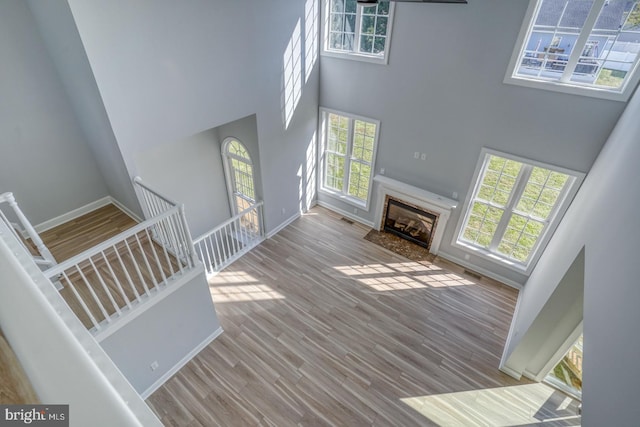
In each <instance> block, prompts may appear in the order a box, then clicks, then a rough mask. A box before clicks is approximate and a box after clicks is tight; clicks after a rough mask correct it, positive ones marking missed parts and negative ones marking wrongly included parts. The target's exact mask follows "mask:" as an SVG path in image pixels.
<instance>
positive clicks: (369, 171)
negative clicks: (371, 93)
mask: <svg viewBox="0 0 640 427" xmlns="http://www.w3.org/2000/svg"><path fill="white" fill-rule="evenodd" d="M379 131H380V122H379V121H377V120H373V119H368V118H365V117H360V116H354V115H352V114H347V113H342V112H339V111H332V110H328V109H325V108H321V109H320V135H321V139H320V142H321V143H320V148H319V151H320V159H319V160H320V164H321V168H320V174H321V176H320V178H319V182H320V191H322V192H325V193H327V194H330V195H332V196H335V197H339V198H340V199H342V200H344V201H346V202H348V203H351V204H353V205H355V206H357V207H359V208H362V209H365V210H367V209H369V199H370V196H371V187H372V185H371V182H372V180H373V170H374V164H375V157H376V149H377V146H378V134H379Z"/></svg>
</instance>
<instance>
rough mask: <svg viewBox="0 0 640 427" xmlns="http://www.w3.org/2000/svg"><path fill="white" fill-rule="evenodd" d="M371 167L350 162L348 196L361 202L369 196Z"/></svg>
mask: <svg viewBox="0 0 640 427" xmlns="http://www.w3.org/2000/svg"><path fill="white" fill-rule="evenodd" d="M370 176H371V167H370V166H369V165H365V164H362V163H357V162H352V163H351V170H350V172H349V195H350V196H353V197H355V198H357V199H360V200H362V201H365V200H367V196H368V195H369V178H370Z"/></svg>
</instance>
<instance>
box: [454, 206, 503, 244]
mask: <svg viewBox="0 0 640 427" xmlns="http://www.w3.org/2000/svg"><path fill="white" fill-rule="evenodd" d="M503 212H504V211H503V210H501V209H498V208H495V207H493V206H489V205H487V204H484V203H481V202H474V203H473V205H472V208H471V212H470V214H469V217H468V218H467V223H466V225H465V227H464V232H463V239H464V240H466V241H467V242H469V243H473V244H476V245H478V246H481V247H485V248H486V247H488V246H489V244H490V243H491V240H492V239H493V234H494V233H495V231H496V228H497V226H498V223H499V222H500V219H501V218H502V214H503Z"/></svg>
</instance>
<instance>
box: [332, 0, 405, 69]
mask: <svg viewBox="0 0 640 427" xmlns="http://www.w3.org/2000/svg"><path fill="white" fill-rule="evenodd" d="M325 5H326V7H325V15H324V16H325V24H326V25H325V26H324V29H325V41H324V49H323V51H324V53H328V54H334V55H338V56H345V55H346V56H351V57H353V58H358V59H364V60H370V61H374V62H382V63H386V61H387V52H388V50H389V41H390V37H391V21H392V14H393V7H394V5H393V3H392V2H389V1H383V2H382V1H381V2H379V3H378V4H377V5H375V4H374V5H372V6H367V5H360V4H358V2H357V0H326V2H325Z"/></svg>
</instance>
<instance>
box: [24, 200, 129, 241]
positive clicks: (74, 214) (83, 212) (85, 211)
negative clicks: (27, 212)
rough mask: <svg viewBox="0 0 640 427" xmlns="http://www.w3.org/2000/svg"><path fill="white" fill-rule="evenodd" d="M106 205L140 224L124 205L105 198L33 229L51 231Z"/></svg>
mask: <svg viewBox="0 0 640 427" xmlns="http://www.w3.org/2000/svg"><path fill="white" fill-rule="evenodd" d="M108 204H114V205H115V206H117V207H118V208H119V209H120V210H121V211H123V212H124V213H126V214H127V215H129V216H130V217H131V218H133V219H134V220H135V221H137V222H142V219H141V218H140V217H139V216H138V215H136V214H135V213H133V212H132V211H131V210H130V209H129V208H127V207H126V206H125V205H123V204H122V203H120V202H119V201H118V200H116V199H114V198H113V197H111V196H105V197H103V198H101V199H98V200H96V201H93V202H91V203H87V204H86V205H84V206H81V207H79V208H77V209H74V210H72V211H69V212H67V213H64V214H62V215H60V216H57V217H55V218H51V219H48V220H46V221H44V222H42V223H40V224H38V225H35V226H34V227H33V228H35V230H36V232H37V233H42V232H44V231H47V230H51V229H52V228H54V227H57V226H59V225H62V224H64V223H65V222H69V221H73V220H74V219H76V218H78V217H81V216H82V215H86V214H88V213H89V212H92V211H95V210H96V209H100V208H101V207H104V206H107V205H108Z"/></svg>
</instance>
